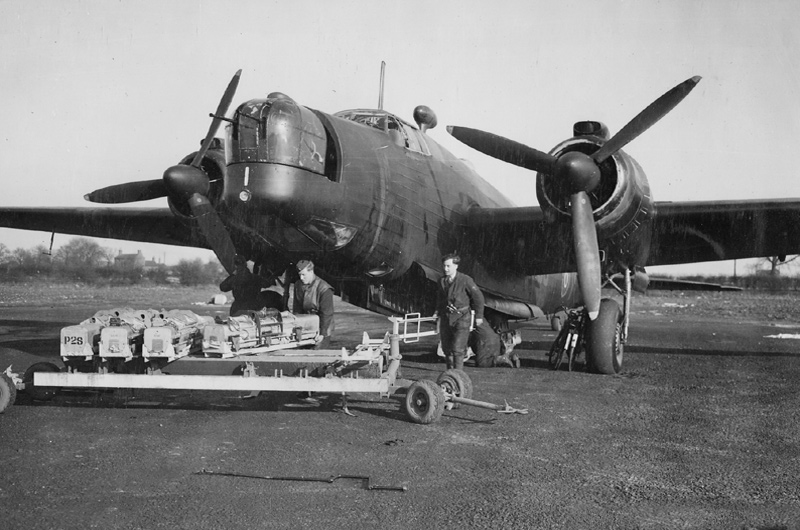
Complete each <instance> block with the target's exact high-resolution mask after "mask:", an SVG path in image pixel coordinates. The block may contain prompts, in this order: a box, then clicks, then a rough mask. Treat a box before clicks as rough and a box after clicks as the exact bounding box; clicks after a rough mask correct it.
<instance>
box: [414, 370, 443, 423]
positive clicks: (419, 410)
mask: <svg viewBox="0 0 800 530" xmlns="http://www.w3.org/2000/svg"><path fill="white" fill-rule="evenodd" d="M444 402H445V396H444V390H442V387H441V386H439V385H438V384H436V383H434V382H433V381H430V380H427V379H423V380H421V381H414V382H413V383H411V386H409V387H408V392H407V393H406V399H405V402H404V404H405V411H406V415H408V417H409V419H410V420H411V421H413V422H414V423H420V424H422V425H427V424H429V423H433V422H435V421H436V420H438V419H439V418H441V417H442V413H443V412H444Z"/></svg>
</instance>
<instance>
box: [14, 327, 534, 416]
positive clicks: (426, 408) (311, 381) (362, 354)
mask: <svg viewBox="0 0 800 530" xmlns="http://www.w3.org/2000/svg"><path fill="white" fill-rule="evenodd" d="M390 320H391V321H392V323H393V330H392V331H393V332H392V333H387V334H386V336H385V337H384V339H383V340H370V339H369V337H368V336H367V334H366V333H365V334H364V339H363V340H362V343H361V344H359V345H358V346H357V347H356V348H355V349H354V350H353V351H352V352H348V351H347V350H346V349H345V348H342V349H341V350H297V349H293V350H278V351H266V352H260V353H253V354H248V355H241V356H237V357H233V358H208V357H192V356H186V357H183V358H181V359H180V363H177V362H171V363H167V364H166V365H164V366H163V367H161V368H160V369H158V370H155V371H148V372H145V373H108V372H104V371H98V372H79V371H62V370H61V369H60V368H59V367H58V366H56V365H55V364H53V363H36V364H34V365H33V366H31V367H30V368H28V370H27V371H26V372H25V375H24V376H23V377H21V378H20V377H19V376H18V375H17V374H15V373H14V372H12V371H11V367H9V368H8V369H7V370H6V371H5V373H0V412H2V411H4V410H5V409H6V408H7V407H8V406H10V405H11V404H13V402H14V399H15V397H16V392H17V391H25V392H26V393H28V394H29V395H31V396H32V397H33V398H34V399H37V400H48V399H52V398H53V397H54V396H55V394H56V392H57V391H58V390H59V389H61V388H103V389H117V388H119V389H122V388H132V389H174V390H223V391H239V392H249V393H251V394H255V393H258V392H314V393H320V394H341V395H342V397H343V405H344V407H345V410H346V396H347V394H352V393H365V394H379V395H380V396H381V397H384V398H388V397H392V398H395V399H400V400H401V402H402V404H403V405H402V408H403V410H404V411H405V413H406V415H407V416H408V418H409V419H410V420H411V421H412V422H415V423H420V424H428V423H432V422H435V421H437V420H438V419H439V418H440V417H441V416H442V413H443V411H444V410H445V408H453V407H456V406H458V405H459V404H464V405H469V406H476V407H481V408H487V409H491V410H495V411H497V412H500V413H518V414H526V413H527V410H526V409H514V408H512V407H510V406H509V405H508V403H506V404H505V405H495V404H492V403H486V402H483V401H477V400H473V399H472V393H473V387H472V381H471V380H470V378H469V376H468V375H467V374H466V373H465V372H464V371H462V370H447V371H445V372H443V373H442V374H440V375H439V377H438V379H437V380H436V381H435V382H434V381H430V380H420V381H411V380H406V379H402V378H399V377H398V370H399V368H400V360H401V359H402V356H401V355H400V348H399V344H400V341H401V340H404V341H406V342H414V341H415V340H416V339H418V338H419V337H420V336H426V335H429V334H430V332H423V331H420V330H419V327H417V330H416V331H409V329H408V324H409V323H412V324H414V323H416V324H417V325H419V323H420V322H423V321H424V319H420V318H419V316H418V315H409V316H408V317H407V318H406V319H398V318H394V317H393V318H390ZM400 325H403V326H404V328H403V333H402V335H401V334H400V333H397V331H399V326H400ZM179 364H180V365H182V366H183V367H190V366H193V365H194V366H195V367H197V366H198V365H205V366H207V365H210V364H214V365H215V367H217V368H221V369H222V371H223V373H227V374H232V375H194V374H191V375H188V374H177V373H171V371H170V367H172V366H174V367H177V366H178V365H179ZM189 371H191V370H189ZM200 371H202V370H200ZM403 390H405V394H404V395H403V392H402V391H403Z"/></svg>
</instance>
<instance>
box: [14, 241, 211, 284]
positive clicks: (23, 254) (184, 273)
mask: <svg viewBox="0 0 800 530" xmlns="http://www.w3.org/2000/svg"><path fill="white" fill-rule="evenodd" d="M117 258H118V255H117V253H116V252H115V251H114V250H113V249H109V248H105V247H101V246H100V245H99V244H98V243H97V242H95V241H94V240H92V239H88V238H85V237H75V238H72V239H71V240H70V241H68V242H67V243H66V244H64V245H63V246H61V247H59V248H58V249H57V250H55V251H54V252H52V254H51V253H50V251H49V249H48V248H47V247H45V246H44V245H38V246H36V247H34V248H30V249H26V248H16V249H14V250H11V249H9V248H8V247H7V246H6V245H4V244H3V243H0V282H20V281H28V280H46V281H79V282H84V283H90V284H109V285H133V284H141V283H151V284H174V283H178V284H181V285H189V286H191V285H206V284H213V283H219V282H221V281H222V279H224V278H225V276H226V274H225V270H224V269H223V268H222V266H221V265H220V264H219V262H218V261H217V260H209V261H208V262H205V263H204V262H203V261H202V260H201V259H200V258H197V259H194V260H185V259H184V260H181V261H180V262H178V264H177V265H174V266H167V265H165V264H163V263H152V262H150V263H147V264H146V265H145V264H144V263H131V262H130V261H128V262H122V263H121V262H120V261H121V260H118V259H117Z"/></svg>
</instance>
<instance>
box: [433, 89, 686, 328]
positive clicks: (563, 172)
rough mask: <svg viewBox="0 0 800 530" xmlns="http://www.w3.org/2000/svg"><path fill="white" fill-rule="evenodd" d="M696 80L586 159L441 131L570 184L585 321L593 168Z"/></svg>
mask: <svg viewBox="0 0 800 530" xmlns="http://www.w3.org/2000/svg"><path fill="white" fill-rule="evenodd" d="M699 81H700V76H694V77H692V78H690V79H687V80H686V81H684V82H683V83H680V84H679V85H677V86H676V87H674V88H673V89H672V90H669V91H668V92H666V93H665V94H664V95H663V96H661V97H660V98H658V99H657V100H655V101H654V102H653V103H651V104H650V105H649V106H648V107H647V108H646V109H644V110H643V111H642V112H640V113H639V114H638V115H637V116H636V117H635V118H633V119H632V120H631V121H629V122H628V123H627V124H626V125H625V127H623V128H622V129H620V130H619V131H618V132H617V133H616V134H615V135H614V136H613V137H611V138H610V139H609V140H608V141H607V142H605V143H604V144H603V145H602V146H600V148H599V149H598V150H597V151H595V152H594V153H593V154H591V155H586V154H583V153H580V152H576V151H570V152H567V153H564V154H562V155H561V156H559V157H555V156H553V155H550V154H548V153H544V152H542V151H539V150H537V149H534V148H532V147H528V146H526V145H523V144H521V143H518V142H515V141H513V140H509V139H507V138H503V137H502V136H497V135H495V134H491V133H488V132H483V131H479V130H477V129H469V128H466V127H453V126H450V127H447V131H448V132H449V133H450V134H451V135H453V136H454V137H455V138H456V139H458V140H460V141H461V142H463V143H465V144H467V145H468V146H470V147H472V148H473V149H476V150H478V151H480V152H482V153H484V154H486V155H489V156H491V157H494V158H497V159H499V160H502V161H504V162H508V163H510V164H514V165H516V166H520V167H523V168H525V169H530V170H533V171H537V172H539V173H543V174H547V175H553V176H554V177H555V178H557V179H560V180H563V181H565V182H566V183H568V184H569V186H570V189H571V190H570V191H571V195H570V201H571V207H570V208H571V213H572V235H573V246H574V249H575V260H576V264H577V268H578V280H579V283H580V286H581V295H582V297H583V301H584V304H586V310H587V312H588V313H589V318H590V319H591V320H594V319H596V318H597V315H598V313H599V310H600V290H601V287H602V270H601V266H600V253H599V250H598V244H597V228H596V226H595V222H594V215H593V209H592V204H591V201H590V200H589V195H588V192H591V191H592V190H594V189H595V188H596V187H597V185H598V184H599V183H600V178H601V172H600V167H599V164H601V163H602V162H603V161H604V160H606V159H607V158H609V157H611V156H612V155H613V154H614V153H616V152H617V151H619V150H620V149H622V148H623V147H624V146H626V145H627V144H628V143H630V142H631V141H632V140H634V139H635V138H636V137H638V136H639V135H640V134H642V133H643V132H644V131H646V130H647V129H649V128H650V127H651V126H652V125H654V124H655V123H656V122H658V121H659V120H660V119H661V118H663V117H664V116H666V115H667V113H669V111H671V110H672V109H673V108H675V106H676V105H677V104H678V103H680V102H681V101H682V100H683V98H685V97H686V96H687V95H688V94H689V92H691V90H692V89H693V88H694V87H695V86H696V85H697V83H698V82H699Z"/></svg>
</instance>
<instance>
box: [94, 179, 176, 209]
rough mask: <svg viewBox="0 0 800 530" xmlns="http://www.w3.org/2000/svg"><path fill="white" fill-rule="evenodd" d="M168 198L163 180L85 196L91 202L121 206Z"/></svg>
mask: <svg viewBox="0 0 800 530" xmlns="http://www.w3.org/2000/svg"><path fill="white" fill-rule="evenodd" d="M166 196H167V188H166V186H164V181H163V180H162V179H156V180H143V181H140V182H126V183H125V184H115V185H114V186H107V187H105V188H100V189H99V190H94V191H93V192H91V193H87V194H86V195H84V196H83V198H84V199H86V200H87V201H90V202H98V203H104V204H119V203H124V202H138V201H148V200H150V199H158V198H159V197H166Z"/></svg>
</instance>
